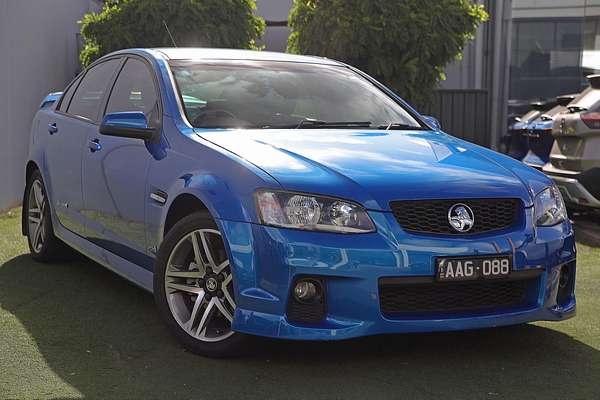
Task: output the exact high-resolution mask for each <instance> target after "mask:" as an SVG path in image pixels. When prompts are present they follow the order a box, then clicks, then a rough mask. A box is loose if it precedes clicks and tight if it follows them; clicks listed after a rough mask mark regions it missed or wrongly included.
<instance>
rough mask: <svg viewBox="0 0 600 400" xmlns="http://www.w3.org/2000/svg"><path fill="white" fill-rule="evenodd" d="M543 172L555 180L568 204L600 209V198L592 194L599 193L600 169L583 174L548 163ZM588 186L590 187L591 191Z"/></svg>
mask: <svg viewBox="0 0 600 400" xmlns="http://www.w3.org/2000/svg"><path fill="white" fill-rule="evenodd" d="M543 172H544V173H545V174H546V175H548V176H549V177H550V178H552V180H554V182H555V183H556V186H557V187H558V188H559V189H560V192H561V193H562V195H563V197H564V199H565V201H566V202H567V203H569V204H575V205H578V206H582V207H591V208H600V196H598V195H594V193H592V191H593V192H597V191H598V189H597V187H595V186H597V185H598V183H597V182H598V180H599V179H600V169H597V171H596V170H590V171H586V172H584V173H581V172H577V171H568V170H563V169H558V168H556V167H554V166H552V164H550V163H548V164H546V165H545V166H544V169H543ZM586 184H587V185H588V186H589V190H588V187H586ZM593 186H594V187H593Z"/></svg>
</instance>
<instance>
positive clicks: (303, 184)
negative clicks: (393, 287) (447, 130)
mask: <svg viewBox="0 0 600 400" xmlns="http://www.w3.org/2000/svg"><path fill="white" fill-rule="evenodd" d="M197 133H198V134H199V135H200V136H201V137H203V138H204V139H206V140H208V141H210V142H212V143H214V144H216V145H218V146H220V147H222V148H224V149H226V150H228V151H230V152H232V153H235V154H236V155H238V156H239V157H242V158H244V159H245V160H247V161H249V162H250V163H252V164H254V165H256V166H257V167H259V168H261V169H262V170H264V171H265V172H267V173H268V174H270V175H271V176H272V177H274V178H275V179H276V180H277V181H278V182H279V183H280V184H281V186H282V187H283V188H284V189H288V190H294V191H302V192H310V193H320V194H326V195H330V196H337V197H340V198H346V199H353V200H355V201H358V202H360V203H361V204H363V205H364V206H365V207H367V208H369V209H373V210H389V202H390V201H393V200H415V199H461V198H492V197H511V198H519V199H521V200H522V201H523V202H524V203H525V205H526V206H529V205H531V202H532V194H533V193H537V191H538V190H541V189H543V187H544V186H545V185H547V184H548V183H547V178H545V177H543V175H542V174H539V173H537V172H535V171H533V170H531V171H529V170H528V169H527V168H526V167H525V166H524V165H523V164H521V163H518V162H516V161H514V160H512V159H510V158H508V157H505V156H502V155H499V154H497V153H494V152H492V151H490V150H487V149H484V148H482V147H479V146H476V145H473V144H471V143H468V142H465V141H462V140H459V139H457V138H454V137H452V136H450V135H446V134H444V133H441V132H433V131H392V130H390V131H373V130H365V131H361V130H339V129H338V130H327V129H304V130H271V129H269V130H219V131H207V130H198V131H197ZM521 175H523V176H521Z"/></svg>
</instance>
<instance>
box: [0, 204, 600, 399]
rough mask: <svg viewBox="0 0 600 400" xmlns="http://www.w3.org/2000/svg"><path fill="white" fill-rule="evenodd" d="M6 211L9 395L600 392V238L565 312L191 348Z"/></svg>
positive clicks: (597, 395)
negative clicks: (514, 321)
mask: <svg viewBox="0 0 600 400" xmlns="http://www.w3.org/2000/svg"><path fill="white" fill-rule="evenodd" d="M19 222H20V215H19V212H18V211H17V212H14V213H13V214H10V215H4V216H0V399H12V398H14V399H38V398H41V399H48V398H88V399H113V398H114V399H132V398H143V399H179V398H182V399H211V400H215V399H242V398H254V399H278V398H285V399H286V400H287V399H321V398H323V399H354V398H356V399H359V398H360V399H383V398H385V399H391V398H395V399H420V398H431V399H488V398H489V399H561V400H563V399H600V312H599V310H600V249H592V248H590V247H586V246H583V245H580V246H579V261H578V277H577V295H578V315H577V317H576V318H574V319H571V320H569V321H566V322H562V323H538V324H530V325H524V326H517V327H507V328H499V329H490V330H481V331H471V332H454V333H438V334H426V335H417V334H414V335H392V336H381V337H373V338H365V339H360V340H354V341H349V342H341V343H301V342H297V343H290V342H276V341H258V342H256V343H255V344H254V346H256V350H255V351H254V352H253V354H251V355H250V356H247V357H245V358H241V359H237V360H210V359H205V358H202V357H198V356H194V355H192V354H189V353H186V352H185V351H184V350H182V349H181V348H180V347H179V346H178V345H177V343H175V342H174V340H173V339H172V338H171V336H170V335H169V333H168V332H167V331H166V329H165V328H164V327H163V325H162V323H161V321H160V320H159V318H158V316H157V314H156V312H155V310H154V304H153V299H152V296H151V295H149V294H147V293H145V292H143V291H142V290H140V289H138V288H136V287H135V286H133V285H131V284H129V283H128V282H126V281H124V280H123V279H121V278H119V277H117V276H115V275H114V274H112V273H111V272H109V271H108V270H105V269H104V268H102V267H100V266H98V265H97V264H94V263H93V262H90V261H86V260H78V261H74V262H70V263H61V264H54V265H42V264H37V263H35V262H33V261H32V260H31V259H30V258H29V256H28V255H27V246H26V242H25V239H24V238H23V237H22V236H20V230H19Z"/></svg>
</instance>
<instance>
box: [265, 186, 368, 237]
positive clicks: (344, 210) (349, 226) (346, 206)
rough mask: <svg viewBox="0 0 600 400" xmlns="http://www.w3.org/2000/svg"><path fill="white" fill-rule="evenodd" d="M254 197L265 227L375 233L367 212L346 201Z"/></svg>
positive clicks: (298, 195) (285, 195)
mask: <svg viewBox="0 0 600 400" xmlns="http://www.w3.org/2000/svg"><path fill="white" fill-rule="evenodd" d="M255 196H256V204H257V207H258V212H259V216H260V219H261V222H262V223H263V224H265V225H271V226H279V227H283V228H295V229H304V230H311V231H325V232H340V233H366V232H374V231H375V225H374V224H373V221H371V218H370V217H369V215H368V214H367V212H366V210H365V209H364V208H363V207H362V206H360V205H358V204H355V203H352V202H348V201H346V200H339V199H334V198H329V197H323V196H318V195H312V194H304V193H293V192H284V191H269V190H261V191H258V192H256V194H255Z"/></svg>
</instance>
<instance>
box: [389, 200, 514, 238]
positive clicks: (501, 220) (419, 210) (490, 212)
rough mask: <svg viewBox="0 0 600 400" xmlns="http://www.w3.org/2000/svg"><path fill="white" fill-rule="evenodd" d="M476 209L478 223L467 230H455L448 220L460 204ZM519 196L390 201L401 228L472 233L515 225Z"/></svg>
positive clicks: (439, 232)
mask: <svg viewBox="0 0 600 400" xmlns="http://www.w3.org/2000/svg"><path fill="white" fill-rule="evenodd" d="M457 203H462V204H466V205H468V206H469V207H470V208H471V210H473V215H474V217H475V223H474V225H473V228H472V229H471V230H470V231H469V232H467V233H459V232H457V231H455V230H454V229H453V228H452V227H451V226H450V223H449V221H448V211H449V210H450V208H451V207H452V206H453V205H455V204H457ZM518 204H519V201H518V200H517V199H455V200H407V201H393V202H391V203H390V207H391V208H392V212H393V213H394V216H395V217H396V220H397V221H398V223H399V224H400V226H402V229H404V230H405V231H409V232H419V233H437V234H452V235H469V234H476V233H484V232H490V231H495V230H501V229H508V228H510V227H512V226H513V225H514V224H515V223H516V221H517V205H518Z"/></svg>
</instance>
